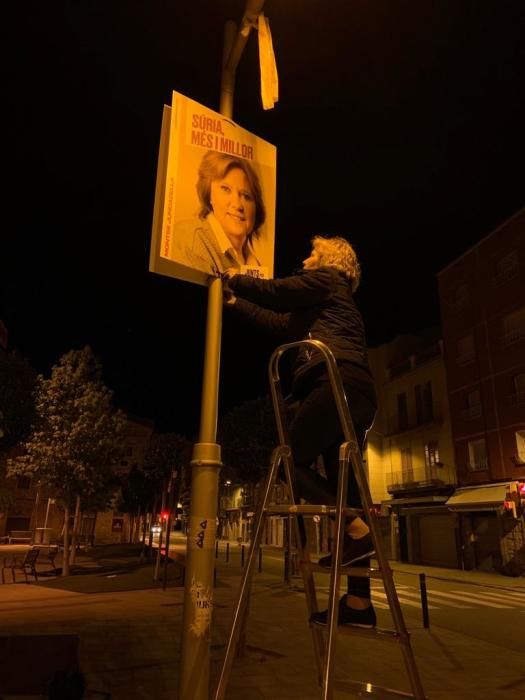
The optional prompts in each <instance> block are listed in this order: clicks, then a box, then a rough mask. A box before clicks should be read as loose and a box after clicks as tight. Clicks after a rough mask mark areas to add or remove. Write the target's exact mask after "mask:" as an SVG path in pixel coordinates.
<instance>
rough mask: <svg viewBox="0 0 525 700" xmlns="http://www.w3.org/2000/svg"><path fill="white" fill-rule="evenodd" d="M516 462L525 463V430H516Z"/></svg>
mask: <svg viewBox="0 0 525 700" xmlns="http://www.w3.org/2000/svg"><path fill="white" fill-rule="evenodd" d="M515 437H516V458H515V460H514V462H515V463H516V464H525V430H516V436H515Z"/></svg>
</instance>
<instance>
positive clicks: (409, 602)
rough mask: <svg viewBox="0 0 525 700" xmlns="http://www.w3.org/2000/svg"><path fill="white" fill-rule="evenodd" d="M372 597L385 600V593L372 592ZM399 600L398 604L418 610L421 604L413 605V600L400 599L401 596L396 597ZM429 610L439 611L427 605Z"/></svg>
mask: <svg viewBox="0 0 525 700" xmlns="http://www.w3.org/2000/svg"><path fill="white" fill-rule="evenodd" d="M374 595H377V596H379V597H380V598H385V599H386V598H387V596H386V593H381V591H374ZM397 597H398V599H399V602H400V603H403V604H404V605H410V606H411V607H413V608H420V607H421V603H420V602H418V603H415V602H414V601H413V600H406V598H402V597H401V596H399V595H398V596H397ZM428 609H429V610H439V608H436V607H435V606H434V605H429V606H428Z"/></svg>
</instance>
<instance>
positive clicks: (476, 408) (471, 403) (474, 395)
mask: <svg viewBox="0 0 525 700" xmlns="http://www.w3.org/2000/svg"><path fill="white" fill-rule="evenodd" d="M462 414H463V418H466V419H467V420H469V419H474V418H479V417H480V416H481V414H482V408H481V392H480V390H479V389H474V391H469V392H468V394H467V395H466V397H465V408H464V409H463V411H462Z"/></svg>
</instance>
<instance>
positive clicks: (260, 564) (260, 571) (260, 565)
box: [259, 547, 262, 573]
mask: <svg viewBox="0 0 525 700" xmlns="http://www.w3.org/2000/svg"><path fill="white" fill-rule="evenodd" d="M259 573H262V549H261V548H260V547H259Z"/></svg>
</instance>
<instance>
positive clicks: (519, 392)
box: [511, 372, 525, 403]
mask: <svg viewBox="0 0 525 700" xmlns="http://www.w3.org/2000/svg"><path fill="white" fill-rule="evenodd" d="M512 384H513V389H514V391H513V392H512V394H511V399H512V403H525V372H523V373H522V374H516V375H515V376H514V377H513V378H512Z"/></svg>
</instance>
